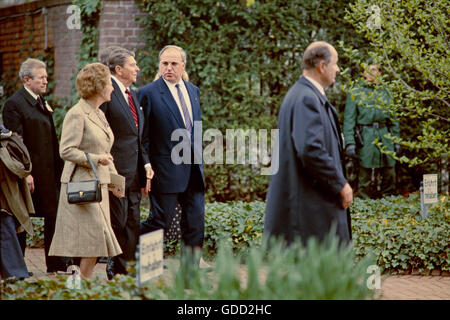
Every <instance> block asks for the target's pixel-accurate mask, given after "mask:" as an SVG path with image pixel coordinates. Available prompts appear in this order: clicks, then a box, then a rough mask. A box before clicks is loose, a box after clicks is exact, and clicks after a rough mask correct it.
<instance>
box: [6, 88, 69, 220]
mask: <svg viewBox="0 0 450 320" xmlns="http://www.w3.org/2000/svg"><path fill="white" fill-rule="evenodd" d="M41 98H42V97H41ZM3 122H4V125H5V127H6V128H8V129H9V130H11V131H14V132H17V133H18V134H19V135H20V136H22V138H23V142H24V144H25V145H26V147H27V149H28V151H29V153H30V157H31V163H32V171H31V175H32V176H33V178H34V184H35V190H34V193H33V194H32V198H33V203H34V207H35V210H36V214H37V216H41V217H42V216H52V217H55V216H56V212H57V209H58V198H59V190H60V178H61V172H62V168H63V164H64V163H63V161H62V160H61V158H60V156H59V144H58V139H57V137H56V132H55V126H54V124H53V118H52V114H51V112H49V111H48V110H47V109H46V110H45V111H44V110H42V108H41V107H40V105H39V103H38V102H37V100H36V99H34V98H33V97H32V96H31V95H30V94H29V93H28V91H27V90H26V89H25V88H24V87H22V88H20V89H19V90H18V91H17V92H16V93H14V95H12V96H11V97H10V98H9V99H8V100H7V101H6V103H5V106H4V108H3Z"/></svg>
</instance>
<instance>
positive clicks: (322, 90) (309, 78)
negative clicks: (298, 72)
mask: <svg viewBox="0 0 450 320" xmlns="http://www.w3.org/2000/svg"><path fill="white" fill-rule="evenodd" d="M303 76H304V77H305V78H306V79H308V80H309V81H310V82H311V83H312V84H313V85H314V87H316V88H317V90H319V92H320V93H321V94H323V95H324V96H325V97H326V96H327V95H326V94H325V90H324V89H323V87H322V86H321V85H320V83H318V82H317V81H316V80H314V79H313V78H311V77H308V76H305V75H303Z"/></svg>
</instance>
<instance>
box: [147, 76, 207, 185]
mask: <svg viewBox="0 0 450 320" xmlns="http://www.w3.org/2000/svg"><path fill="white" fill-rule="evenodd" d="M184 84H185V85H186V89H187V91H188V93H189V98H190V101H191V106H192V116H193V122H195V121H201V110H200V91H199V89H198V87H196V86H195V85H193V84H192V83H190V82H186V81H185V82H184ZM138 96H139V101H140V104H141V106H142V107H143V108H144V113H145V117H146V120H147V125H148V128H147V130H148V137H149V139H148V140H147V143H146V148H147V150H148V154H149V158H150V163H151V164H152V167H153V170H154V171H155V176H154V178H153V179H152V192H160V193H180V192H184V191H185V190H186V188H187V186H188V183H189V179H190V177H191V170H196V172H198V173H199V174H201V179H199V180H201V184H202V185H201V186H200V187H201V188H203V189H204V176H203V165H202V164H193V165H191V164H185V163H181V164H174V163H173V161H172V159H171V152H172V149H173V148H174V147H175V146H176V145H177V144H178V143H179V141H171V136H172V132H173V131H174V130H176V129H186V127H185V125H184V121H183V118H182V116H181V114H180V111H179V109H178V106H177V103H176V102H175V100H174V98H173V96H172V94H171V92H170V90H169V88H168V87H167V85H166V83H165V82H164V80H163V78H162V77H160V78H159V79H158V80H156V81H154V82H151V83H149V84H147V85H146V86H144V87H142V88H140V89H139V91H138ZM186 98H187V97H185V99H186ZM193 125H194V123H193ZM196 133H197V132H195V130H194V128H193V134H192V139H191V141H195V134H196ZM198 134H201V132H198ZM197 139H199V141H200V142H201V137H197ZM195 147H196V148H198V147H201V146H195ZM193 148H194V144H192V151H191V155H193V154H194V149H193ZM195 152H198V151H195Z"/></svg>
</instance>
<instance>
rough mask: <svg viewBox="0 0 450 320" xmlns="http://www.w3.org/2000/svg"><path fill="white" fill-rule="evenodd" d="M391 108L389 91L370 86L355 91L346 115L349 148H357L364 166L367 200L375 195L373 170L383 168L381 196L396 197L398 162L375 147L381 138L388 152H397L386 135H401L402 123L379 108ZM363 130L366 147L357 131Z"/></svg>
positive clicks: (363, 193) (361, 184)
mask: <svg viewBox="0 0 450 320" xmlns="http://www.w3.org/2000/svg"><path fill="white" fill-rule="evenodd" d="M385 104H386V105H390V104H391V99H390V96H389V94H388V92H387V91H386V90H385V89H377V90H374V89H373V88H371V87H369V86H367V85H360V86H358V87H355V88H354V89H353V90H352V91H351V92H350V93H349V94H347V101H346V105H345V111H344V130H343V133H344V139H345V146H346V147H347V146H348V145H351V144H354V145H356V146H357V155H358V159H359V165H360V171H359V172H360V173H359V181H358V193H359V195H360V196H361V197H363V198H370V197H372V196H373V195H374V193H373V192H372V191H371V190H370V181H371V173H372V168H379V169H380V170H379V171H380V174H381V179H382V182H381V193H382V194H386V193H387V194H388V193H392V192H393V191H394V189H395V160H394V159H392V158H391V157H389V156H386V155H385V154H382V153H381V152H380V151H379V150H378V148H377V147H376V146H375V145H374V144H373V141H374V140H375V139H376V138H378V140H379V141H382V142H383V145H385V146H386V147H387V149H388V150H392V151H393V150H394V144H393V143H392V141H391V140H389V139H386V138H385V137H384V135H385V134H387V133H391V134H392V135H396V136H398V135H399V126H398V122H397V121H396V120H394V119H393V117H392V116H391V115H390V114H389V113H388V112H386V111H384V110H382V109H380V108H379V107H376V106H377V105H378V106H379V105H385ZM357 126H359V127H360V133H361V135H360V136H361V138H362V143H363V146H362V147H361V146H359V145H358V144H357V143H356V141H355V130H356V129H357Z"/></svg>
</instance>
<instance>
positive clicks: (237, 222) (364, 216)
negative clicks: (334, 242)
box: [205, 194, 450, 273]
mask: <svg viewBox="0 0 450 320" xmlns="http://www.w3.org/2000/svg"><path fill="white" fill-rule="evenodd" d="M449 207H450V201H449V200H448V195H447V196H442V197H441V199H440V201H439V203H437V204H434V205H433V206H431V207H430V208H429V216H428V219H426V220H424V221H421V217H420V202H419V197H418V195H417V194H411V195H410V196H409V197H407V198H404V197H403V196H392V197H388V198H384V199H379V200H362V199H359V198H356V199H355V201H354V203H353V205H352V207H351V213H352V231H353V245H354V250H355V255H356V257H359V258H362V257H364V256H366V255H368V254H372V255H374V257H376V259H377V264H378V265H379V266H380V267H381V268H383V269H386V271H387V272H404V271H411V270H412V269H416V270H417V271H418V272H420V273H427V272H428V271H429V270H434V269H438V270H442V271H448V270H450V242H449V240H448V235H449V233H450V213H449V212H450V210H449ZM264 214H265V203H263V202H258V201H255V202H252V203H248V204H246V203H242V202H236V203H228V204H224V203H211V204H208V205H207V209H206V214H205V230H206V231H205V251H206V250H207V253H208V254H210V255H214V254H215V252H216V251H217V249H218V247H217V244H218V243H219V241H220V239H225V241H227V243H229V244H230V245H232V247H233V249H234V250H235V251H236V252H241V253H242V252H245V251H248V248H250V247H253V246H255V245H259V244H260V243H261V237H262V231H263V222H264Z"/></svg>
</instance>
